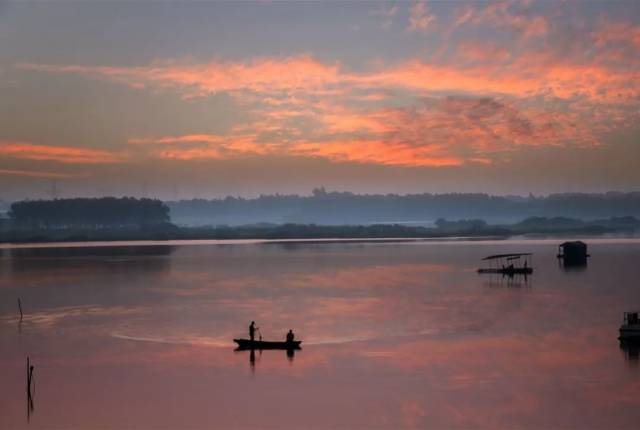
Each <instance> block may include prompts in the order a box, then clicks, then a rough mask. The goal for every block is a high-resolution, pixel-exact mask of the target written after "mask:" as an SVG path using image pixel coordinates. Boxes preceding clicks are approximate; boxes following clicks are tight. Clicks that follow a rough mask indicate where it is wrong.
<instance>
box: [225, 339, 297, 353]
mask: <svg viewBox="0 0 640 430" xmlns="http://www.w3.org/2000/svg"><path fill="white" fill-rule="evenodd" d="M233 341H234V342H235V343H237V344H238V350H241V351H242V350H247V349H287V350H288V349H300V344H301V343H302V341H301V340H293V341H288V342H287V341H283V342H279V341H267V340H251V339H233Z"/></svg>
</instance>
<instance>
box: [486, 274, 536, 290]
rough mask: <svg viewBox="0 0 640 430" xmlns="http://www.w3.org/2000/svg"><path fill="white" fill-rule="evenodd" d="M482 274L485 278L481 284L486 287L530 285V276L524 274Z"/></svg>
mask: <svg viewBox="0 0 640 430" xmlns="http://www.w3.org/2000/svg"><path fill="white" fill-rule="evenodd" d="M484 276H485V277H486V279H487V280H485V282H484V283H483V285H484V286H486V287H513V288H517V287H525V288H530V287H531V276H527V275H526V274H513V273H512V274H490V275H488V276H487V275H484Z"/></svg>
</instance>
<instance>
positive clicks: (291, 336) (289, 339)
mask: <svg viewBox="0 0 640 430" xmlns="http://www.w3.org/2000/svg"><path fill="white" fill-rule="evenodd" d="M293 339H294V334H293V330H291V329H289V333H287V343H291V342H293Z"/></svg>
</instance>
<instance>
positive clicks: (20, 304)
mask: <svg viewBox="0 0 640 430" xmlns="http://www.w3.org/2000/svg"><path fill="white" fill-rule="evenodd" d="M18 309H20V321H22V303H20V297H18Z"/></svg>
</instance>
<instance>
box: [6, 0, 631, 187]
mask: <svg viewBox="0 0 640 430" xmlns="http://www.w3.org/2000/svg"><path fill="white" fill-rule="evenodd" d="M639 106H640V3H639V2H637V1H628V2H607V3H604V2H582V1H581V2H577V1H545V2H535V1H498V2H490V3H487V2H469V3H465V2H458V1H455V2H453V1H449V2H268V1H261V2H255V3H252V2H229V3H224V2H178V1H175V2H154V1H137V2H98V1H92V2H88V1H87V2H54V1H52V2H1V1H0V199H5V200H6V199H15V198H23V197H42V196H47V195H51V189H52V186H53V184H54V183H55V186H56V188H57V192H58V195H60V196H75V195H122V194H132V195H147V196H159V197H162V198H176V197H212V196H222V195H227V194H232V195H243V196H255V195H258V194H261V193H275V192H281V193H291V192H297V193H305V194H307V193H309V192H310V190H311V189H312V188H313V187H315V186H320V185H324V186H325V187H326V188H328V189H340V190H352V191H358V192H400V193H404V192H417V191H429V192H449V191H480V192H490V193H498V194H506V193H528V192H533V193H550V192H563V191H606V190H638V189H640V168H639V167H640V125H639V122H640V110H639Z"/></svg>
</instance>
